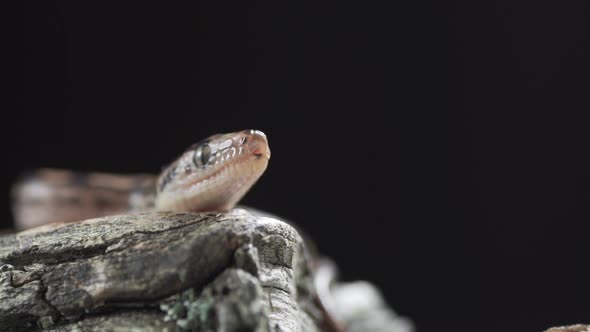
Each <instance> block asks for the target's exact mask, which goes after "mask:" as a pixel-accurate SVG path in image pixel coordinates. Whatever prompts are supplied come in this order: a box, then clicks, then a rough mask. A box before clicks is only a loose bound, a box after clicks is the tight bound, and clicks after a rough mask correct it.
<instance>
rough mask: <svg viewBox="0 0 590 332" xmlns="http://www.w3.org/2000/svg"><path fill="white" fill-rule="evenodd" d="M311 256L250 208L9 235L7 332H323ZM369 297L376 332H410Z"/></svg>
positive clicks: (2, 278)
mask: <svg viewBox="0 0 590 332" xmlns="http://www.w3.org/2000/svg"><path fill="white" fill-rule="evenodd" d="M313 259H314V258H313V257H311V255H310V253H309V252H308V249H307V248H306V246H305V244H304V241H303V240H302V238H301V236H300V235H299V233H298V232H297V231H296V230H295V229H294V228H293V227H291V226H290V225H289V224H287V223H285V222H282V221H280V220H277V219H274V218H269V217H263V216H256V215H253V214H251V213H249V212H247V211H246V210H242V209H237V210H234V211H232V212H229V213H145V214H134V215H120V216H111V217H104V218H97V219H90V220H86V221H82V222H78V223H70V224H61V225H47V226H43V227H40V228H35V229H31V230H27V231H24V232H20V233H17V234H8V235H3V236H0V330H1V331H21V330H23V331H24V330H26V331H29V330H49V331H71V330H79V331H128V330H132V329H133V330H134V331H257V332H266V331H310V332H313V331H320V328H321V326H323V325H322V321H323V320H325V317H324V315H323V314H322V308H321V306H318V304H317V301H315V300H316V290H315V288H314V283H313V271H312V268H311V266H313V264H315V262H313V261H311V260H313ZM340 286H343V285H340ZM353 288H354V287H353ZM342 289H345V288H340V290H339V291H338V292H339V293H340V295H339V296H343V295H342ZM353 292H357V293H358V289H356V290H353ZM374 292H377V291H376V290H374ZM361 293H362V292H361ZM350 294H353V293H350ZM376 294H377V295H375V294H373V295H371V296H372V298H374V297H375V296H377V297H379V295H378V292H377V293H376ZM361 296H362V295H361ZM344 297H346V296H344ZM371 303H373V304H372V305H374V306H379V308H380V310H381V311H384V312H386V313H387V315H386V316H384V317H387V318H386V319H385V321H384V322H383V323H382V326H381V327H382V329H380V330H376V331H401V332H404V331H410V330H411V324H410V323H409V321H407V320H404V319H401V318H399V317H397V316H396V315H395V314H394V313H393V311H391V310H390V309H388V307H387V305H386V304H385V303H384V302H383V301H382V299H380V298H377V300H373V302H371ZM349 307H350V306H349ZM340 308H343V307H342V306H340ZM344 308H345V310H344V312H346V306H344ZM349 309H350V308H349ZM365 309H367V308H361V310H360V312H363V310H365ZM355 310H356V311H355ZM340 311H341V312H342V310H340ZM348 311H351V310H348ZM369 311H370V310H369ZM358 314H359V309H358V308H357V309H353V310H352V311H351V313H345V314H344V316H342V317H339V319H340V320H341V321H343V322H346V324H347V325H348V326H352V325H350V321H351V319H352V322H353V323H354V322H357V323H358V321H359V320H358V318H351V317H352V316H354V315H356V316H358ZM346 315H348V316H346ZM351 315H352V316H351ZM370 315H371V314H369V316H370ZM361 316H362V315H361ZM364 317H365V318H364V319H366V317H367V314H364ZM353 325H354V324H353ZM357 325H358V324H357ZM361 328H363V327H361ZM355 330H358V329H357V328H355V327H353V328H351V329H349V331H355ZM358 331H361V330H358Z"/></svg>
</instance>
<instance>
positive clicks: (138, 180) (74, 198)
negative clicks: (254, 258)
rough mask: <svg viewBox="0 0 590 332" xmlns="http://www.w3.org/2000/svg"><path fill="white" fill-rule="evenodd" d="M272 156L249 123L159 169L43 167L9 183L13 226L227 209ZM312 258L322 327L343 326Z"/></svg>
mask: <svg viewBox="0 0 590 332" xmlns="http://www.w3.org/2000/svg"><path fill="white" fill-rule="evenodd" d="M269 159H270V148H269V146H268V140H267V138H266V135H265V134H264V133H263V132H261V131H258V130H244V131H239V132H234V133H229V134H217V135H213V136H210V137H209V138H207V139H204V140H203V141H201V142H199V143H196V144H193V145H192V146H191V147H189V149H188V150H186V151H185V152H184V153H183V154H181V155H180V157H179V158H178V159H176V160H175V161H174V162H172V164H170V165H169V166H168V167H166V168H165V169H164V170H163V171H162V172H161V173H160V175H159V176H155V175H150V174H136V175H114V174H105V173H89V174H85V173H77V172H72V171H67V170H57V169H41V170H38V171H36V172H34V173H32V174H30V175H27V176H25V177H23V179H22V180H21V181H20V182H18V183H17V184H15V185H14V187H13V188H12V199H13V214H14V219H15V226H16V228H17V229H20V230H23V229H29V228H32V227H36V226H40V225H44V224H48V223H52V222H75V221H80V220H84V219H89V218H94V217H100V216H106V215H114V214H124V213H130V212H131V213H133V212H143V211H194V212H202V211H228V210H231V209H232V208H233V207H234V206H235V205H236V204H237V203H238V201H239V200H240V199H241V198H242V197H243V196H244V195H245V194H246V192H247V191H248V190H249V189H250V188H251V187H252V185H254V183H255V182H256V181H257V180H258V178H259V177H260V176H261V175H262V174H263V173H264V171H265V170H266V167H267V165H268V161H269ZM313 261H314V262H312V265H313V268H312V270H314V271H315V273H314V279H315V281H316V288H318V296H317V297H316V303H317V304H318V306H319V308H320V309H321V311H322V312H323V314H324V315H323V316H324V319H323V325H324V326H323V330H325V331H343V328H342V327H341V324H339V323H338V322H337V321H336V320H335V319H334V318H333V315H332V314H330V312H328V310H327V307H330V305H329V304H330V296H329V285H330V283H331V281H332V280H333V275H332V273H333V268H332V267H331V266H329V265H327V264H325V265H324V264H321V263H319V261H318V260H316V259H313ZM324 267H325V268H324ZM326 276H328V277H326ZM326 305H327V306H326Z"/></svg>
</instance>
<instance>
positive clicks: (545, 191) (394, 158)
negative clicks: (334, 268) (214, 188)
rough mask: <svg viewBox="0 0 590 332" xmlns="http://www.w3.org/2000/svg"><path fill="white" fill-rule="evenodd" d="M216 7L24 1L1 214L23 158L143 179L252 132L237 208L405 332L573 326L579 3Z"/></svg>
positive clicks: (581, 317)
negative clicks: (278, 220)
mask: <svg viewBox="0 0 590 332" xmlns="http://www.w3.org/2000/svg"><path fill="white" fill-rule="evenodd" d="M213 3H214V4H213V5H211V4H206V3H201V4H197V3H194V4H184V5H180V4H171V3H168V2H166V3H164V2H160V3H158V4H145V3H141V4H140V3H136V4H132V3H131V2H124V3H123V2H119V3H111V4H103V3H96V2H94V3H92V4H90V3H77V2H74V1H72V2H61V1H60V2H57V3H52V2H38V3H34V2H25V3H24V16H23V20H22V27H23V39H22V41H23V46H22V47H21V48H15V49H21V50H22V52H23V54H22V61H23V62H22V63H23V68H22V72H21V71H19V73H18V74H17V78H18V79H21V78H22V80H23V89H22V90H19V89H18V88H17V89H15V92H14V93H13V94H12V93H11V96H9V98H8V99H6V100H11V99H14V100H15V101H16V107H15V108H12V106H8V104H5V105H6V108H5V112H3V113H4V114H3V124H4V125H3V127H4V128H5V129H4V130H3V133H2V135H3V137H2V149H3V154H4V158H3V159H4V160H5V161H4V165H3V166H4V167H5V170H4V172H3V173H2V174H3V176H2V178H1V179H0V180H1V181H2V183H1V186H2V187H3V188H5V190H4V191H3V192H2V196H1V197H0V198H1V202H3V203H2V204H3V205H2V210H1V211H2V226H3V227H8V226H10V223H9V222H6V221H10V219H11V216H10V209H9V203H8V188H9V186H10V184H11V183H12V181H14V179H15V177H16V176H17V175H18V174H19V172H20V171H22V170H23V169H28V168H35V167H40V166H44V167H62V168H73V169H79V170H98V171H107V172H121V173H129V172H158V171H159V170H160V168H161V166H162V165H164V164H166V163H167V162H169V161H171V160H172V159H174V158H175V156H176V155H177V154H178V153H179V152H181V151H182V150H184V149H185V148H186V147H187V146H189V145H190V144H191V143H193V142H194V141H197V140H200V139H201V138H204V137H206V136H208V135H210V134H213V133H217V132H227V131H234V130H239V129H245V128H257V129H261V130H263V131H265V132H266V134H267V135H268V137H269V140H270V145H271V149H272V158H271V161H270V164H269V168H268V170H267V173H266V174H265V175H264V176H263V178H262V179H261V180H260V182H259V183H258V184H257V185H256V186H255V188H254V189H253V190H252V191H251V192H250V193H249V194H248V195H247V197H246V198H245V200H244V203H245V204H247V205H251V206H255V207H257V208H260V209H263V210H268V211H271V212H273V213H276V214H278V215H280V216H283V217H286V218H288V219H290V220H293V221H295V222H296V223H298V224H299V225H301V227H302V228H303V229H305V230H306V231H307V232H308V233H310V234H311V235H312V236H313V238H314V239H315V240H316V241H317V242H318V243H319V246H320V249H321V251H323V252H324V253H325V254H327V255H329V256H331V257H333V258H334V259H335V260H336V261H337V262H338V263H339V265H340V267H341V274H342V278H344V279H346V280H352V279H369V280H371V281H372V282H374V283H375V284H377V285H378V286H379V287H381V288H382V289H383V291H384V293H385V295H386V298H387V301H388V302H389V303H390V304H391V305H392V306H393V307H394V308H395V309H396V310H397V311H398V312H399V313H401V314H403V315H406V316H409V317H411V318H412V319H413V320H414V321H415V322H416V324H417V327H418V331H540V330H542V329H544V328H547V327H549V326H553V325H560V324H566V323H575V322H582V321H586V322H588V320H589V319H590V303H589V302H588V298H589V291H588V284H589V280H590V271H589V267H588V265H589V259H588V253H589V252H588V239H589V231H590V226H589V225H590V175H589V173H588V172H589V170H590V158H589V156H588V143H589V142H590V139H589V138H590V135H589V133H588V121H587V117H586V116H585V113H586V112H588V110H589V106H590V103H589V101H588V91H589V89H588V88H589V84H588V75H589V74H590V70H589V67H590V65H589V64H590V61H589V59H590V57H589V56H590V52H589V51H588V47H587V46H588V39H589V37H588V36H589V33H590V30H589V29H588V14H589V11H588V9H589V8H588V7H589V6H588V5H587V4H586V3H587V2H586V3H584V2H580V3H572V2H567V3H566V2H557V1H556V2H547V3H542V2H537V1H529V2H514V1H491V2H486V3H485V4H484V3H481V2H476V1H457V2H447V1H397V2H382V3H379V4H377V3H370V2H337V1H334V2H316V1H307V2H301V1H293V2H288V3H287V2H279V1H267V2H257V3H250V2H240V3H227V2H216V1H213ZM15 17H16V20H17V24H16V25H15V26H17V27H20V26H21V25H20V24H19V22H18V15H15ZM12 31H14V33H12ZM9 34H12V35H13V36H14V35H16V36H17V39H18V36H19V31H18V29H14V30H11V31H9ZM11 53H12V52H11ZM16 53H18V52H16ZM18 57H20V55H17V58H18ZM17 61H18V59H17ZM17 63H18V62H17ZM11 116H14V119H11V118H10V117H11Z"/></svg>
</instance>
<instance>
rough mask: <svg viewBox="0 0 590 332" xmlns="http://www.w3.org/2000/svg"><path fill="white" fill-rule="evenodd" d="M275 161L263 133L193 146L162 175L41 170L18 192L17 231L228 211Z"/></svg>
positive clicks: (235, 135)
mask: <svg viewBox="0 0 590 332" xmlns="http://www.w3.org/2000/svg"><path fill="white" fill-rule="evenodd" d="M269 158H270V148H269V146H268V140H267V139H266V135H265V134H264V133H263V132H261V131H258V130H244V131H239V132H233V133H229V134H217V135H213V136H210V137H208V138H206V139H204V140H202V141H200V142H198V143H195V144H193V145H192V146H191V147H189V148H188V149H187V150H186V151H185V152H184V153H182V154H181V155H180V157H178V158H177V159H176V160H175V161H174V162H172V163H171V164H170V165H169V166H168V167H166V168H164V170H163V171H162V172H161V173H160V174H159V175H158V176H156V175H150V174H137V175H114V174H106V173H89V174H85V173H80V172H72V171H67V170H58V169H41V170H38V171H36V172H33V173H31V174H28V175H26V176H24V177H23V178H22V180H21V181H19V182H18V183H17V184H16V185H15V186H14V187H13V190H12V198H13V214H14V219H15V226H16V227H17V228H18V229H26V228H31V227H34V226H39V225H43V224H46V223H50V222H72V221H78V220H84V219H88V218H93V217H99V216H105V215H113V214H120V213H129V212H145V211H194V212H199V211H228V210H230V209H232V208H233V207H234V206H235V205H236V203H237V202H238V201H239V200H240V199H241V198H242V197H243V196H244V195H245V194H246V192H247V191H248V190H249V189H250V188H251V187H252V185H253V184H254V183H255V182H256V181H257V180H258V178H259V177H260V176H261V175H262V174H263V173H264V171H265V169H266V167H267V165H268V160H269Z"/></svg>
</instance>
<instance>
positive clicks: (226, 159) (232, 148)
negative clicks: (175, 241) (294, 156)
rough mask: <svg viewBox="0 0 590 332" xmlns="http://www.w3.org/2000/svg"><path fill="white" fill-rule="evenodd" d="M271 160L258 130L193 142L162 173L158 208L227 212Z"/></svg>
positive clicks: (158, 193) (159, 183)
mask: <svg viewBox="0 0 590 332" xmlns="http://www.w3.org/2000/svg"><path fill="white" fill-rule="evenodd" d="M269 159H270V149H269V147H268V140H267V138H266V135H265V134H264V133H263V132H261V131H259V130H243V131H239V132H234V133H229V134H217V135H214V136H211V137H209V138H207V139H204V140H203V141H201V142H198V143H196V144H193V145H192V146H191V147H190V148H189V149H188V150H187V151H186V152H184V153H183V154H182V155H181V156H180V157H179V158H178V159H177V160H176V161H174V162H173V163H172V164H171V165H170V166H168V167H167V168H166V169H164V171H163V172H162V173H161V175H160V177H159V179H158V188H157V196H156V202H155V203H156V209H157V210H159V211H227V210H229V209H232V208H233V207H234V206H235V205H236V203H237V202H238V201H239V200H240V199H241V198H242V197H243V196H244V195H245V194H246V192H247V191H248V190H249V189H250V188H251V187H252V185H253V184H254V183H255V182H256V181H257V180H258V178H259V177H260V176H261V175H262V173H264V171H265V170H266V167H267V165H268V160H269Z"/></svg>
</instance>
